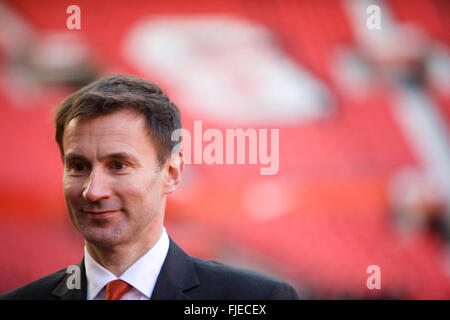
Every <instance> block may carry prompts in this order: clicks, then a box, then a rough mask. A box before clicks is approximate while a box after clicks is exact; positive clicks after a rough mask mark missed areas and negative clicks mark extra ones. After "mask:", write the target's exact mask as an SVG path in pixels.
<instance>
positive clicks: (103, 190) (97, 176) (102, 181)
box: [83, 169, 111, 202]
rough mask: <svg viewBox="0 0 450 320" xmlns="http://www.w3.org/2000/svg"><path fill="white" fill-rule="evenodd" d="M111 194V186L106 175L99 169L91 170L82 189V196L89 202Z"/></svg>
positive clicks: (105, 197) (106, 197)
mask: <svg viewBox="0 0 450 320" xmlns="http://www.w3.org/2000/svg"><path fill="white" fill-rule="evenodd" d="M110 196H111V188H110V185H109V182H108V177H106V175H105V174H104V173H102V172H101V170H94V169H93V170H92V171H91V174H90V176H89V180H88V181H87V182H86V185H85V187H84V190H83V198H84V199H85V200H87V201H89V202H96V201H100V200H102V199H108V198H109V197H110Z"/></svg>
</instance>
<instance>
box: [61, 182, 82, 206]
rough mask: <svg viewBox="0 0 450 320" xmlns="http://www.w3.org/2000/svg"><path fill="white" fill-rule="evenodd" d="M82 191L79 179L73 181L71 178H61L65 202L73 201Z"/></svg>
mask: <svg viewBox="0 0 450 320" xmlns="http://www.w3.org/2000/svg"><path fill="white" fill-rule="evenodd" d="M82 190H83V183H82V182H81V181H80V180H79V179H73V178H72V177H68V176H64V177H63V192H64V197H65V198H66V201H68V200H74V199H75V198H77V197H79V196H80V195H81V193H82Z"/></svg>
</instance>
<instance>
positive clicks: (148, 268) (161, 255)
mask: <svg viewBox="0 0 450 320" xmlns="http://www.w3.org/2000/svg"><path fill="white" fill-rule="evenodd" d="M169 243H170V241H169V236H168V235H167V232H166V229H165V228H164V227H163V231H162V234H161V237H160V238H159V240H158V242H156V244H155V245H154V246H153V247H152V248H151V249H150V250H149V251H147V252H146V253H145V254H144V255H143V256H142V257H141V258H139V260H137V261H136V262H135V263H133V264H132V265H131V266H130V267H129V268H128V269H127V270H125V272H124V273H123V274H122V275H121V276H120V277H119V278H117V277H116V276H115V275H114V274H113V273H112V272H110V271H109V270H107V269H105V268H104V267H103V266H101V265H100V264H99V263H98V262H97V261H95V259H94V258H92V256H91V255H90V254H89V252H88V250H87V248H86V246H85V247H84V263H85V268H86V278H87V283H88V288H87V289H88V290H87V299H88V300H92V299H94V298H95V297H96V296H97V295H98V294H99V292H100V291H101V290H102V289H103V288H104V287H105V286H106V285H107V284H108V283H109V282H110V281H113V280H116V279H121V280H123V281H125V282H127V283H128V284H130V285H132V286H133V287H134V288H135V289H136V290H138V291H139V292H140V293H142V294H143V295H145V296H146V297H147V298H150V296H151V294H152V292H153V288H154V287H155V284H156V280H157V279H158V275H159V272H160V271H161V268H162V265H163V263H164V260H165V259H166V255H167V252H168V251H169Z"/></svg>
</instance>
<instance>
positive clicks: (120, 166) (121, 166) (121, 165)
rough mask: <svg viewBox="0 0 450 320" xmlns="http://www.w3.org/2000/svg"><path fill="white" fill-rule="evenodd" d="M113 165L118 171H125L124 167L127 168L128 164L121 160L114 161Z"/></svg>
mask: <svg viewBox="0 0 450 320" xmlns="http://www.w3.org/2000/svg"><path fill="white" fill-rule="evenodd" d="M111 167H112V169H114V170H116V171H123V170H124V169H126V167H127V164H126V163H123V162H119V161H114V162H113V163H112V166H111Z"/></svg>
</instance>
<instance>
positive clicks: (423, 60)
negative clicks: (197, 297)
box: [0, 0, 450, 299]
mask: <svg viewBox="0 0 450 320" xmlns="http://www.w3.org/2000/svg"><path fill="white" fill-rule="evenodd" d="M70 4H73V3H72V1H37V2H33V1H26V0H14V1H13V0H8V1H4V2H3V3H0V110H1V116H0V145H1V150H2V156H1V157H0V243H1V244H0V274H1V275H2V276H1V279H0V292H4V291H6V290H9V289H12V288H15V287H17V286H20V285H23V284H25V283H27V282H29V281H32V280H34V279H37V278H38V277H41V276H44V275H46V274H48V273H50V272H53V271H56V270H57V269H60V268H64V267H65V266H67V265H69V264H74V263H77V262H78V261H79V260H80V259H81V258H82V247H83V242H82V239H81V238H80V236H79V235H78V234H77V233H76V231H75V230H74V229H73V228H72V226H71V224H70V222H69V220H68V218H67V215H66V212H65V204H64V200H63V194H62V184H61V177H62V165H61V163H60V158H59V151H58V149H57V145H56V143H55V142H54V138H53V136H54V129H53V124H52V118H51V116H52V113H51V110H52V108H53V107H55V106H56V105H58V104H59V103H60V102H61V101H62V99H64V97H65V96H67V95H68V94H70V93H71V92H73V91H74V90H76V89H77V88H79V87H80V86H82V85H83V84H85V83H88V82H90V81H92V80H93V79H96V78H99V77H101V76H106V75H110V74H115V73H129V74H135V75H138V76H141V77H144V78H147V79H149V80H151V81H155V82H156V83H158V84H160V85H161V86H162V87H163V88H164V90H165V91H166V92H167V93H168V95H169V96H170V97H171V98H172V100H174V101H175V102H176V103H177V104H178V105H179V106H180V108H181V110H182V115H183V123H184V125H185V126H186V127H187V128H188V129H190V128H192V125H193V121H194V120H202V121H203V127H204V128H208V127H214V128H219V129H224V128H233V127H236V123H239V127H244V128H249V127H254V128H279V129H280V155H279V156H280V168H279V172H278V173H277V174H276V175H274V176H261V175H260V174H259V165H212V166H208V165H189V166H188V167H187V168H186V172H185V176H184V180H183V183H182V185H181V187H180V189H179V190H178V191H177V192H176V193H175V194H173V196H170V197H169V203H168V207H167V213H166V221H167V223H166V227H167V229H168V232H169V234H170V235H171V236H172V237H173V238H174V240H175V241H177V242H179V243H180V245H181V246H182V247H184V248H185V249H186V250H187V251H188V252H189V253H191V254H194V255H197V256H200V257H202V258H212V259H216V260H220V261H223V262H226V263H231V264H234V265H239V266H244V267H250V268H253V269H257V270H260V271H264V272H267V273H270V274H272V275H274V276H277V277H280V278H283V279H285V280H287V281H289V282H291V283H292V284H293V285H294V286H295V287H296V288H297V290H298V292H299V295H300V297H301V298H304V299H389V298H394V299H396V298H399V299H450V195H449V192H450V189H446V185H448V183H449V182H450V176H449V175H447V174H448V173H449V168H450V162H448V163H446V159H449V157H450V154H448V151H449V150H450V149H449V136H448V133H449V132H450V81H449V79H450V67H449V66H450V57H449V46H450V34H449V31H450V26H449V21H450V19H449V12H450V10H449V9H450V8H449V7H450V3H449V2H448V1H444V0H443V1H438V0H435V1H429V0H414V1H400V0H388V1H384V2H381V1H370V2H365V1H361V2H358V4H357V3H356V2H355V1H331V0H324V1H300V0H299V1H297V0H287V1H275V0H273V1H269V0H263V1H246V0H209V1H182V0H179V1H162V0H161V1H160V0H152V1H133V2H130V1H122V0H120V1H114V2H111V1H106V0H101V1H95V2H94V1H87V0H80V1H76V4H77V5H78V6H79V7H80V9H81V30H72V31H69V30H67V29H66V23H65V22H66V18H67V16H68V15H67V14H66V8H67V7H68V6H69V5H70ZM370 4H378V5H379V6H380V7H381V8H382V9H381V14H382V17H383V20H382V23H386V25H382V28H381V30H367V28H366V25H365V19H366V17H367V13H366V12H365V8H366V7H367V6H368V5H370ZM358 8H359V9H358ZM361 8H362V9H361ZM355 10H356V11H355ZM358 10H359V11H358ZM388 13H389V14H388ZM385 14H386V16H385ZM387 16H388V17H389V20H387V18H386V17H387ZM355 17H356V18H355ZM358 17H359V18H358ZM205 19H207V20H205ZM215 19H216V20H215ZM358 19H362V20H361V21H362V23H360V22H359V21H358ZM196 20H198V21H200V22H201V23H198V24H196V23H192V21H194V22H195V21H196ZM154 21H158V23H159V24H152V23H153V22H154ZM161 21H162V24H161ZM205 21H206V23H204V22H205ZM211 21H212V22H211ZM214 21H219V23H218V24H217V23H216V24H214ZM224 21H225V22H224ZM165 23H166V24H167V26H166V27H164V26H165ZM220 23H224V24H225V25H226V26H228V24H229V23H231V27H236V28H237V29H236V30H237V33H233V32H232V31H233V30H231V29H233V28H229V27H226V28H225V27H223V25H221V24H220ZM161 25H162V26H163V27H161ZM387 25H389V28H391V29H387ZM403 26H408V27H411V26H412V27H413V28H414V30H416V31H415V32H418V33H414V35H416V34H420V35H421V36H420V37H421V38H420V39H419V36H417V37H416V36H413V37H412V38H413V40H414V39H419V40H421V42H418V41H419V40H417V41H413V40H411V38H407V34H406V33H401V32H403V31H402V30H403ZM152 28H153V29H152ZM164 28H166V29H164ZM208 28H212V29H209V30H208ZM221 28H222V29H221ZM240 28H241V29H240ZM383 28H385V29H383ZM181 29H183V30H181ZM161 30H162V31H161ZM167 30H169V31H167ZM211 30H212V31H211ZM393 30H395V31H397V30H400V31H399V38H398V39H396V40H395V41H394V42H393V41H392V39H391V38H388V34H390V32H391V31H393ZM408 30H409V29H408ZM158 32H159V33H158ZM222 32H223V33H222ZM240 32H242V33H241V35H242V37H243V38H241V39H244V40H242V41H239V40H240V38H239V34H240ZM370 32H372V33H376V32H378V34H377V35H378V38H379V39H377V41H378V40H380V42H377V43H375V42H373V43H375V45H379V46H381V47H378V48H376V47H370V46H369V47H368V46H367V43H365V42H367V41H368V38H365V37H366V35H367V34H370ZM383 32H384V33H383ZM244 35H245V37H244ZM372 35H373V34H372ZM133 36H134V37H137V38H133V39H134V40H133V39H131V38H132V37H133ZM153 36H154V37H156V39H157V40H154V39H155V38H154V37H153ZM158 37H160V38H158ZM130 39H131V40H130ZM136 39H137V40H136ZM152 39H153V40H152ZM158 39H159V40H158ZM399 39H406V40H408V39H409V40H408V41H410V42H408V41H406V40H405V42H404V43H397V44H396V41H398V40H399ZM147 40H148V43H147V42H146V41H147ZM136 41H137V44H138V45H136ZM152 41H153V42H152ZM155 41H156V42H155ZM189 41H191V42H192V43H190V42H189ZM369 41H370V40H369ZM373 43H372V44H373ZM403 44H404V45H405V46H404V47H402V45H403ZM413 49H415V51H413V52H412V54H410V53H411V51H412V50H413ZM140 50H142V51H140ZM146 50H147V51H146ZM265 50H267V51H265ZM236 52H237V53H236ZM158 54H159V55H158ZM161 54H162V56H161ZM152 55H154V56H152ZM261 57H263V58H264V59H270V66H271V68H273V70H272V69H270V68H267V69H264V64H262V65H261V64H260V65H258V64H257V62H254V61H256V60H257V59H259V58H261ZM157 59H160V60H157ZM170 59H172V60H170ZM240 59H242V60H240ZM252 61H253V62H252ZM263 61H267V63H268V64H269V60H263ZM251 63H255V65H252V64H251ZM286 66H291V68H288V69H289V70H285V69H283V68H285V67H286ZM260 67H261V68H262V69H263V70H262V71H261V70H260ZM277 68H279V69H280V70H281V71H280V70H277ZM257 71H260V72H259V73H258V72H257ZM223 72H225V73H230V74H231V75H228V74H227V75H224V77H225V76H226V77H228V78H226V77H225V79H222V78H220V76H221V75H223ZM277 72H278V73H277ZM248 73H251V74H252V75H245V74H248ZM273 74H276V75H278V76H279V78H277V77H272V75H273ZM202 76H203V78H202ZM209 76H210V77H211V78H209ZM255 79H263V80H261V81H260V82H257V85H256V84H254V83H253V82H252V81H254V80H255ZM290 79H291V80H292V81H294V82H295V84H298V83H300V84H303V85H304V86H305V87H307V88H311V90H310V91H309V92H303V93H302V94H301V95H295V92H294V93H293V94H292V92H291V91H289V90H287V89H286V90H287V91H286V92H288V93H289V94H292V99H291V100H289V101H288V100H283V99H279V97H280V95H281V96H283V93H284V92H285V91H283V88H286V87H289V83H288V81H289V80H290ZM194 80H195V81H194ZM221 81H222V82H221ZM227 81H228V82H227ZM284 82H286V83H287V84H286V86H281V87H280V86H279V85H278V84H279V83H282V84H283V83H284ZM211 83H212V85H211ZM230 83H231V84H230ZM220 84H224V87H222V86H220V87H217V86H216V87H214V85H220ZM208 85H210V87H208ZM252 85H254V87H252ZM264 85H268V86H264ZM225 88H226V89H229V91H227V90H226V89H225ZM294 88H295V86H294ZM208 90H211V91H210V92H213V93H214V94H212V95H208ZM216 90H217V91H216ZM298 90H299V91H300V90H302V89H301V88H299V89H298ZM230 91H231V92H230ZM294 91H295V90H294ZM216 93H217V95H216ZM411 94H418V95H420V97H425V98H423V99H422V100H420V99H419V100H420V101H424V102H423V103H422V102H420V103H418V104H419V106H418V107H417V108H416V109H415V110H422V111H423V112H422V113H420V114H421V115H424V116H423V117H426V120H427V121H422V122H421V121H419V123H418V122H417V121H414V117H413V116H411V117H408V115H410V114H413V112H414V111H413V110H412V109H411V110H408V109H407V107H408V106H405V105H403V106H402V105H401V104H400V103H399V101H400V100H401V99H400V98H399V97H403V98H404V99H403V100H402V101H408V99H409V98H410V97H411ZM200 95H201V96H200ZM203 95H204V96H203ZM266 98H267V100H268V101H271V102H270V103H267V105H264V108H263V107H261V106H259V105H258V103H263V102H264V101H265V99H266ZM233 99H235V100H233ZM243 99H245V100H244V102H245V103H243V105H239V107H236V106H235V104H234V102H233V101H238V104H239V103H241V101H243ZM271 99H272V100H271ZM277 99H278V100H277ZM399 99H400V100H399ZM419 100H417V99H416V100H415V101H419ZM273 101H275V102H273ZM296 103H298V105H296ZM202 104H204V105H202ZM199 105H201V107H198V106H199ZM215 107H217V110H216V111H217V113H214V112H213V113H208V108H215ZM228 108H237V109H234V110H231V109H228ZM405 108H406V109H405ZM230 110H231V111H230ZM311 110H312V113H313V114H314V116H310V115H311V113H309V112H311ZM405 110H406V111H405ZM227 111H228V112H227ZM221 112H222V113H221ZM221 114H222V116H221ZM262 115H266V117H262ZM258 116H259V117H258ZM233 117H236V121H233ZM270 119H272V120H273V121H271V120H270ZM241 124H242V126H241ZM411 128H412V129H411ZM417 130H420V132H421V133H422V132H423V134H422V135H420V137H419V138H417V137H416V135H414V134H411V132H412V133H414V132H416V133H417ZM417 139H418V140H420V141H418V140H417ZM427 139H431V140H427ZM424 150H425V151H424ZM436 166H438V169H436ZM436 170H438V173H437V174H436ZM424 186H425V187H424ZM370 265H378V266H379V267H380V269H381V289H380V290H369V289H368V288H367V286H366V280H367V278H368V277H369V274H367V273H366V269H367V267H368V266H370Z"/></svg>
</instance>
